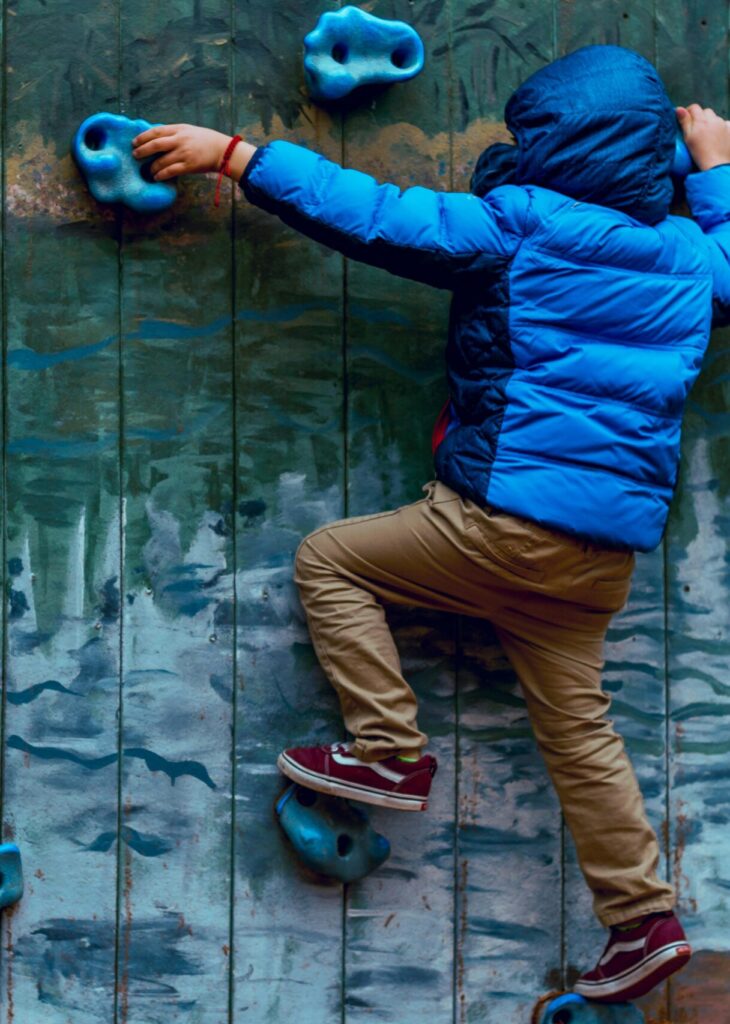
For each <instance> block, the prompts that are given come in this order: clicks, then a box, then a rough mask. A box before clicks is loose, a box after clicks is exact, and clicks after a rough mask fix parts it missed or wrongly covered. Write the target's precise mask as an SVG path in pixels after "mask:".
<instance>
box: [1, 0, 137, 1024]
mask: <svg viewBox="0 0 730 1024" xmlns="http://www.w3.org/2000/svg"><path fill="white" fill-rule="evenodd" d="M7 15H8V17H7V19H6V22H7V26H6V27H7V38H6V56H7V63H6V67H5V73H6V115H7V117H6V127H5V132H6V134H5V142H6V147H5V154H4V156H5V181H6V192H5V204H6V205H5V227H6V238H5V243H6V248H5V258H4V281H3V287H4V293H5V296H6V299H7V304H6V309H5V322H6V329H7V379H6V388H7V410H6V416H7V435H6V466H5V481H6V494H5V503H6V509H7V519H6V541H5V545H4V546H5V549H6V557H7V567H8V571H9V586H8V588H7V590H6V592H5V593H6V597H7V605H6V622H7V638H6V664H5V669H6V684H7V694H6V715H5V723H4V760H5V777H4V803H3V837H4V839H14V840H15V841H16V842H17V843H18V844H19V845H20V847H21V850H22V854H23V860H24V867H25V872H26V879H27V884H26V892H25V896H24V898H23V900H22V902H21V903H20V904H19V905H18V906H17V907H16V908H15V909H13V910H12V911H8V912H5V913H4V914H3V915H2V917H3V920H2V947H3V953H4V957H3V964H2V976H1V979H0V992H1V997H0V1020H2V1021H3V1022H4V1024H11V1022H13V1021H15V1022H18V1021H33V1020H43V1021H47V1022H48V1024H65V1022H67V1021H69V1020H73V1021H74V1022H78V1024H91V1022H98V1024H102V1022H103V1024H107V1022H108V1021H110V1020H111V1019H112V1016H113V998H114V926H115V901H116V895H115V878H116V864H115V853H114V835H115V830H116V806H117V799H116V793H117V787H116V760H117V722H116V711H117V707H118V689H119V676H118V672H119V662H118V647H119V607H120V598H119V572H120V553H119V493H118V390H117V375H118V335H117V318H118V292H117V267H118V246H117V240H116V226H115V220H114V216H113V214H110V213H108V212H103V211H101V210H100V209H99V208H98V207H97V206H96V204H95V203H94V202H93V201H92V200H91V199H90V197H89V196H88V195H87V193H86V190H85V188H84V186H83V183H82V181H81V179H80V177H79V176H78V174H77V172H76V170H75V168H74V166H73V163H72V161H71V158H70V156H69V147H70V143H71V137H72V134H73V132H74V131H75V129H76V127H77V126H78V124H79V123H80V121H81V120H82V119H83V118H84V117H86V116H87V115H88V114H90V113H92V112H93V111H95V110H98V109H104V108H109V107H111V108H112V109H114V108H115V106H116V103H117V67H116V45H115V25H116V4H115V3H113V2H104V0H102V2H98V0H94V2H90V0H73V2H64V0H59V3H56V4H54V5H53V8H52V9H49V8H47V7H46V6H45V5H44V4H42V3H36V2H31V3H27V4H22V5H21V4H18V3H9V4H8V5H7ZM39 40H43V45H39Z"/></svg>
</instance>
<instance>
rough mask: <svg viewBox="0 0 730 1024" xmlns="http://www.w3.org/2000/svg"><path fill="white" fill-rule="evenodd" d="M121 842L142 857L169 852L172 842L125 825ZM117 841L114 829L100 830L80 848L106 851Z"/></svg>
mask: <svg viewBox="0 0 730 1024" xmlns="http://www.w3.org/2000/svg"><path fill="white" fill-rule="evenodd" d="M121 837H122V842H123V843H125V844H126V845H127V846H128V847H129V848H130V849H132V850H134V851H135V853H138V854H140V856H142V857H160V856H161V855H162V854H163V853H169V851H170V850H172V849H173V847H174V845H175V844H174V843H173V842H171V841H170V840H168V839H162V838H161V837H160V836H152V835H143V834H142V833H141V832H138V831H137V829H134V828H129V827H128V826H125V827H124V828H122V830H121ZM116 841H117V833H116V831H112V832H102V833H101V835H98V836H97V837H96V839H94V840H93V841H92V842H91V843H88V844H87V845H86V846H83V847H82V849H83V850H85V851H88V852H89V853H108V852H109V850H111V848H112V846H113V845H114V843H115V842H116Z"/></svg>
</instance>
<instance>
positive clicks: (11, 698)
mask: <svg viewBox="0 0 730 1024" xmlns="http://www.w3.org/2000/svg"><path fill="white" fill-rule="evenodd" d="M46 690H53V691H55V692H56V693H70V694H71V695H72V696H73V697H80V696H81V694H80V693H77V691H76V690H69V688H68V687H67V686H64V685H63V684H62V683H59V682H58V680H56V679H46V681H45V682H44V683H36V684H35V686H29V687H28V688H27V689H26V690H18V691H17V692H16V693H8V704H30V702H31V701H32V700H35V699H36V697H40V695H41V694H42V693H44V692H45V691H46Z"/></svg>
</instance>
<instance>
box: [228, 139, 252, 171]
mask: <svg viewBox="0 0 730 1024" xmlns="http://www.w3.org/2000/svg"><path fill="white" fill-rule="evenodd" d="M255 152H256V146H252V145H251V143H250V142H245V141H244V140H243V139H242V140H241V141H240V142H239V143H238V145H237V146H236V148H235V149H234V150H233V152H232V153H231V155H230V157H229V158H228V165H227V167H226V174H227V175H228V177H229V178H231V179H232V180H233V181H239V180H240V178H241V175H242V174H243V172H244V171H245V170H246V168H247V167H248V163H249V160H250V159H251V157H252V156H253V155H254V153H255Z"/></svg>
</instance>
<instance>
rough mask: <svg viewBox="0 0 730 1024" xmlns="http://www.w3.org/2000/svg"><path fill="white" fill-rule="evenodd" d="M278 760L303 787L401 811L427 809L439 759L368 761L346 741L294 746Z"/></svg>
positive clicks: (283, 769) (291, 777)
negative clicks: (353, 750) (355, 754)
mask: <svg viewBox="0 0 730 1024" xmlns="http://www.w3.org/2000/svg"><path fill="white" fill-rule="evenodd" d="M276 763H277V765H278V766H279V770H280V771H282V772H283V773H284V774H285V775H288V776H289V778H290V779H293V780H294V782H298V783H299V784H300V785H301V786H307V787H308V788H309V789H316V790H319V792H320V793H331V794H332V795H333V796H343V797H345V798H346V799H348V800H360V801H362V803H365V804H376V805H377V806H378V807H392V808H394V809H395V810H398V811H425V810H426V807H427V806H428V794H429V791H430V789H431V779H432V778H433V777H434V775H435V774H436V758H435V757H431V755H430V754H424V755H423V757H422V758H420V759H419V760H418V761H400V760H399V759H398V758H397V757H388V758H386V759H385V760H384V761H373V762H371V763H369V764H366V763H365V762H364V761H360V760H359V759H358V758H357V757H355V756H354V754H352V753H351V752H350V749H349V747H348V746H347V745H346V744H345V743H332V744H330V745H329V746H322V747H293V748H291V749H289V750H285V751H284V752H283V754H279V758H278V760H277V762H276Z"/></svg>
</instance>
